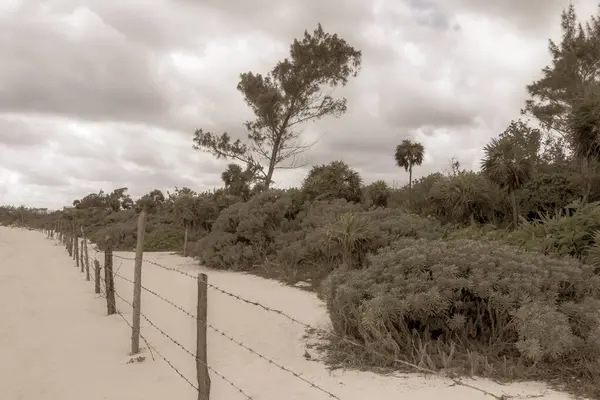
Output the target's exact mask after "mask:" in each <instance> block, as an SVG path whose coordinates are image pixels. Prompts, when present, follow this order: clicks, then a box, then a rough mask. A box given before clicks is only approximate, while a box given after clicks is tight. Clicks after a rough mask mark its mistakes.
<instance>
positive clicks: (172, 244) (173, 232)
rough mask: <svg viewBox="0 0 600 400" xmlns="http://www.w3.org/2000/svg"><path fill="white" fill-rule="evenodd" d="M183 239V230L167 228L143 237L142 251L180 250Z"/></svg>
mask: <svg viewBox="0 0 600 400" xmlns="http://www.w3.org/2000/svg"><path fill="white" fill-rule="evenodd" d="M136 236H137V235H136ZM184 237H185V230H184V229H183V228H168V229H161V230H156V231H153V232H150V233H148V234H146V235H145V236H144V251H172V250H181V249H183V241H184ZM136 240H137V237H136Z"/></svg>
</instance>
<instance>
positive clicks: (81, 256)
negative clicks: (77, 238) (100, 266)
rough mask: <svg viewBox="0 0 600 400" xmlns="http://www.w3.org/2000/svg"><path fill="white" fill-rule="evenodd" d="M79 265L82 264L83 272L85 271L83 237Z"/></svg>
mask: <svg viewBox="0 0 600 400" xmlns="http://www.w3.org/2000/svg"><path fill="white" fill-rule="evenodd" d="M79 265H80V266H81V273H82V274H83V271H85V267H84V265H85V264H84V263H83V238H82V239H81V248H80V249H79Z"/></svg>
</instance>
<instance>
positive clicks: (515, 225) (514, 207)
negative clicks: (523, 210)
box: [510, 190, 519, 229]
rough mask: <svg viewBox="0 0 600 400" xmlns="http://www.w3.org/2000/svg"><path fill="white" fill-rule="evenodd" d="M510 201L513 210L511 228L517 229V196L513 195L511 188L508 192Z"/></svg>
mask: <svg viewBox="0 0 600 400" xmlns="http://www.w3.org/2000/svg"><path fill="white" fill-rule="evenodd" d="M510 202H511V203H512V210H513V225H514V227H513V228H514V229H517V227H518V226H519V211H518V209H517V196H516V195H515V191H514V190H511V192H510Z"/></svg>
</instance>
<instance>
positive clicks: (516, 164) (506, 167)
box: [481, 137, 533, 228]
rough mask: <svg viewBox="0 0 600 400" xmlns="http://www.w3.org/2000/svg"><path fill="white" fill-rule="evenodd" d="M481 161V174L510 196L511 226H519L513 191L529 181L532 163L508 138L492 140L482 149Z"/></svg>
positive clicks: (520, 147)
mask: <svg viewBox="0 0 600 400" xmlns="http://www.w3.org/2000/svg"><path fill="white" fill-rule="evenodd" d="M483 150H484V152H485V156H484V158H483V160H482V161H481V170H482V172H483V174H484V175H485V176H486V177H487V178H488V179H489V180H490V181H491V182H492V183H494V184H496V185H498V186H499V187H500V188H502V189H504V190H506V191H507V192H508V194H509V195H510V200H511V205H512V213H513V225H514V228H516V227H517V225H518V224H519V211H518V207H517V198H516V195H515V191H516V190H518V189H519V188H520V187H521V186H522V185H523V184H524V183H525V182H527V181H528V180H529V179H531V176H532V174H533V162H532V160H531V159H530V158H529V157H527V153H526V151H525V149H524V148H523V147H522V146H520V145H518V143H515V141H514V140H511V139H510V138H509V137H503V138H494V139H492V141H491V142H490V143H488V144H487V145H486V146H485V147H484V148H483Z"/></svg>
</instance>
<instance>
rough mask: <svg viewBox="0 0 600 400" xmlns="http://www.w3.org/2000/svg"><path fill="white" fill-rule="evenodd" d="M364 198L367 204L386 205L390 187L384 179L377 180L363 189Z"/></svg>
mask: <svg viewBox="0 0 600 400" xmlns="http://www.w3.org/2000/svg"><path fill="white" fill-rule="evenodd" d="M363 191H364V200H365V202H366V203H367V205H369V206H374V207H387V206H388V201H389V199H390V193H391V192H390V187H389V186H388V184H387V183H386V182H385V181H382V180H379V181H375V182H373V183H371V184H370V185H367V186H365V187H364V189H363Z"/></svg>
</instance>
